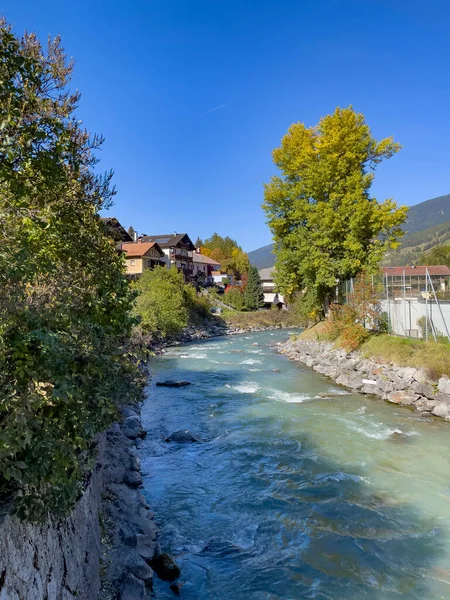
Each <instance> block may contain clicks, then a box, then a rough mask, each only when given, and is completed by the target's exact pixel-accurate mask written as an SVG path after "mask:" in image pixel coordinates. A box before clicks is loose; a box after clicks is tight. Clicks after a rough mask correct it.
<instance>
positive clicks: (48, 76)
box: [0, 21, 140, 520]
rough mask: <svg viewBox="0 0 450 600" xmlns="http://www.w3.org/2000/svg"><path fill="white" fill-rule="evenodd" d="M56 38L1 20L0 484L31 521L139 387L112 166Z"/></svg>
mask: <svg viewBox="0 0 450 600" xmlns="http://www.w3.org/2000/svg"><path fill="white" fill-rule="evenodd" d="M71 72H72V65H71V64H68V62H67V60H66V57H65V55H64V52H63V50H62V48H61V46H60V42H59V39H56V40H55V41H53V42H49V45H48V48H47V50H46V51H44V50H43V48H42V47H41V45H40V43H39V42H38V40H37V39H36V37H35V36H34V35H28V34H27V35H25V36H24V37H23V38H22V39H19V38H17V37H16V36H15V35H14V34H13V33H12V32H11V29H10V28H9V27H8V26H7V24H6V23H5V22H4V21H0V129H1V132H2V135H1V137H0V214H1V221H0V223H1V225H0V227H1V230H0V231H1V238H2V245H1V250H0V493H1V494H2V495H4V494H10V493H11V494H12V495H13V496H14V497H15V508H16V510H17V511H18V513H19V514H20V515H21V516H22V517H25V518H27V519H30V520H40V519H44V518H45V517H46V516H47V515H48V513H49V512H52V513H53V514H63V513H65V512H66V511H67V510H68V509H69V508H70V507H71V505H72V504H73V502H74V501H75V500H76V498H77V497H78V495H79V494H80V492H81V491H82V488H83V479H84V477H85V472H86V470H87V469H88V468H89V456H90V454H91V452H92V450H93V448H94V444H93V442H92V440H93V439H94V436H95V434H96V433H97V432H99V431H101V430H103V429H104V428H105V427H106V426H107V425H109V424H110V423H111V422H112V420H113V419H114V418H115V417H116V407H117V405H118V404H119V403H121V402H123V401H126V400H127V399H128V398H137V397H138V395H139V393H140V378H139V369H138V364H137V361H136V360H134V359H133V356H132V350H131V348H129V347H128V346H127V344H128V339H129V335H130V332H131V329H132V326H133V319H132V318H131V316H130V310H131V307H132V302H133V297H132V294H131V292H130V288H129V285H128V283H127V281H126V278H125V276H124V269H123V262H122V259H121V257H120V256H118V254H117V252H116V248H115V244H114V241H113V240H111V239H109V238H108V237H107V236H106V235H105V228H104V227H103V225H102V222H101V221H100V219H99V217H98V211H99V210H100V209H102V208H105V207H107V206H108V205H109V204H110V200H111V197H112V195H113V193H114V190H112V189H111V186H110V180H111V176H112V175H111V173H108V174H106V175H105V176H101V175H98V174H97V172H96V169H95V165H96V163H97V158H96V156H95V151H96V149H97V148H99V147H100V145H101V143H102V140H101V138H98V137H96V136H91V135H90V134H89V133H88V132H87V131H85V130H84V129H82V127H81V124H80V121H78V120H77V119H76V117H75V115H74V110H75V107H76V105H77V103H78V100H79V95H78V94H70V93H69V92H68V91H67V89H66V86H67V83H68V82H69V79H70V76H71Z"/></svg>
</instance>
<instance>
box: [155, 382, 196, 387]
mask: <svg viewBox="0 0 450 600" xmlns="http://www.w3.org/2000/svg"><path fill="white" fill-rule="evenodd" d="M156 385H157V386H159V387H183V386H185V385H191V382H190V381H157V382H156Z"/></svg>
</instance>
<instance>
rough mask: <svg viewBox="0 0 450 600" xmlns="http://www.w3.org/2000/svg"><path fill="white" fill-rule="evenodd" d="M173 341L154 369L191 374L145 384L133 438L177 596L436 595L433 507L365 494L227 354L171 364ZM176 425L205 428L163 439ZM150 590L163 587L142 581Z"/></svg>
mask: <svg viewBox="0 0 450 600" xmlns="http://www.w3.org/2000/svg"><path fill="white" fill-rule="evenodd" d="M195 347H196V348H199V349H201V347H202V345H201V344H197V345H196V346H195ZM190 348H191V349H192V348H193V346H190ZM182 352H183V350H182V349H181V350H180V351H179V355H177V356H174V357H169V358H166V359H164V360H160V359H158V360H159V362H158V363H156V364H155V371H156V373H155V380H161V379H164V378H168V377H167V375H168V374H169V373H170V378H171V379H186V380H190V381H193V385H192V386H190V387H189V388H184V389H182V390H171V389H163V388H158V389H157V391H156V390H155V389H154V383H153V384H152V389H151V395H150V399H149V400H148V401H147V402H146V405H145V407H144V410H143V420H144V426H145V427H146V429H147V430H148V432H149V434H148V437H147V438H146V440H145V443H144V447H143V450H142V464H143V475H144V480H145V489H144V493H145V495H146V496H147V499H148V501H149V503H150V505H151V506H152V509H153V510H154V512H155V515H156V519H157V521H159V522H160V523H161V526H162V530H161V544H162V546H163V549H164V550H166V551H168V552H170V553H172V554H173V555H174V556H175V557H176V560H177V562H178V563H179V564H180V566H181V569H182V577H181V581H182V582H183V583H184V586H183V588H182V592H181V595H182V597H184V598H186V599H189V600H190V599H194V598H195V599H196V600H199V599H214V600H222V599H223V600H225V599H227V600H229V599H233V600H244V599H245V600H259V599H261V600H263V599H267V600H269V599H270V600H278V599H279V600H288V599H289V600H292V599H294V598H315V599H319V600H325V599H330V600H331V599H332V600H341V599H342V600H353V599H354V600H362V599H367V600H390V599H391V598H392V599H394V598H400V597H401V598H406V599H408V600H412V599H417V600H432V599H435V598H436V599H437V598H445V597H447V596H446V595H445V593H448V590H449V587H448V585H447V584H446V583H442V587H440V585H441V584H440V583H439V579H440V578H441V579H442V578H443V579H444V580H445V579H447V580H449V579H450V573H445V572H444V573H443V574H442V573H440V572H439V571H438V570H437V568H436V565H437V563H438V560H439V559H440V557H441V556H442V555H443V554H444V553H445V552H447V551H448V540H447V534H446V531H445V530H444V529H443V528H442V529H441V526H440V525H439V524H438V523H437V522H436V521H435V520H433V519H432V518H428V517H427V516H426V515H424V514H420V512H419V511H418V510H416V509H415V507H414V506H413V505H411V504H410V503H405V502H400V501H398V500H396V499H395V498H394V497H389V496H387V495H386V494H385V493H379V492H378V493H377V491H376V490H374V489H373V485H371V484H369V483H368V482H367V480H366V479H365V476H366V473H365V471H364V468H363V467H361V466H360V465H355V466H353V467H351V468H349V466H348V464H346V465H345V466H343V465H340V464H339V463H338V462H334V461H333V460H332V459H330V458H329V456H328V457H327V458H325V457H324V456H323V453H321V449H320V448H319V447H318V446H317V445H316V444H314V442H313V441H312V438H311V436H310V435H309V434H308V433H307V431H304V430H295V432H294V431H293V429H292V427H290V423H289V422H288V421H287V419H286V416H285V415H284V416H283V418H280V417H279V415H277V413H276V407H275V409H274V408H273V403H269V402H265V401H263V400H261V399H260V398H258V396H257V394H255V393H254V392H252V390H251V388H250V385H249V383H248V381H247V379H248V376H247V375H246V373H244V372H242V371H240V370H239V368H236V365H233V364H230V365H226V361H223V362H222V363H221V367H220V370H218V371H216V372H215V371H214V370H213V368H212V367H211V365H209V367H208V368H206V365H205V368H202V366H201V361H202V360H204V359H202V358H201V356H202V355H201V352H199V353H198V358H197V359H196V358H195V353H194V356H193V358H191V359H190V361H189V365H188V366H184V364H183V359H182V358H180V357H181V356H182ZM197 361H198V362H197ZM246 386H247V387H246ZM243 404H244V405H245V411H244V413H243V412H242V407H243ZM253 409H254V410H253ZM186 428H188V429H191V430H193V431H195V432H196V433H197V434H199V435H200V436H202V437H203V438H204V439H206V440H208V441H207V442H206V443H204V444H184V445H181V444H180V445H179V444H167V443H165V442H164V441H163V440H164V439H165V438H166V437H167V436H168V435H169V434H170V433H171V432H172V431H174V430H177V429H186ZM393 447H394V448H395V446H393ZM156 597H157V598H163V599H164V598H170V597H173V594H172V592H170V591H169V590H168V588H167V585H166V584H164V583H163V582H156Z"/></svg>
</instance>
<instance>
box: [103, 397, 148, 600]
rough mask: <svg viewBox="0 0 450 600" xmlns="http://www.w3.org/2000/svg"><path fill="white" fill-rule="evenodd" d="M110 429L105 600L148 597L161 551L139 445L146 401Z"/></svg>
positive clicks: (106, 467)
mask: <svg viewBox="0 0 450 600" xmlns="http://www.w3.org/2000/svg"><path fill="white" fill-rule="evenodd" d="M122 411H123V421H122V422H121V423H116V424H115V425H113V427H111V428H110V429H109V430H108V431H107V432H106V448H105V453H104V464H103V465H102V468H103V493H102V549H103V556H102V564H103V581H102V590H101V593H100V599H101V600H113V599H114V600H116V599H118V600H144V599H146V598H149V597H150V592H151V589H152V587H153V569H152V568H151V566H150V564H151V563H152V561H153V560H154V559H155V557H156V556H157V555H158V554H159V552H160V551H159V546H158V542H157V525H156V523H155V522H154V520H153V514H152V513H151V511H150V509H149V507H148V506H147V503H146V501H145V498H144V496H143V495H142V493H141V492H140V490H139V488H140V487H141V486H142V477H141V474H140V459H139V455H138V450H139V448H140V446H141V444H142V438H143V437H145V432H144V430H143V429H142V425H141V417H140V413H141V404H134V405H131V406H127V407H124V408H123V409H122Z"/></svg>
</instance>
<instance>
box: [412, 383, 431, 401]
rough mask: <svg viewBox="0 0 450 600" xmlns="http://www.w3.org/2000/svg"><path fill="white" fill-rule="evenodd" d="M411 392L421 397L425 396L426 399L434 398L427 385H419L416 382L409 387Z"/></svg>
mask: <svg viewBox="0 0 450 600" xmlns="http://www.w3.org/2000/svg"><path fill="white" fill-rule="evenodd" d="M411 390H412V391H413V392H414V393H416V394H420V395H421V396H426V397H427V398H432V397H434V389H433V388H432V387H431V385H429V384H428V383H419V382H418V381H414V382H413V383H412V385H411Z"/></svg>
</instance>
